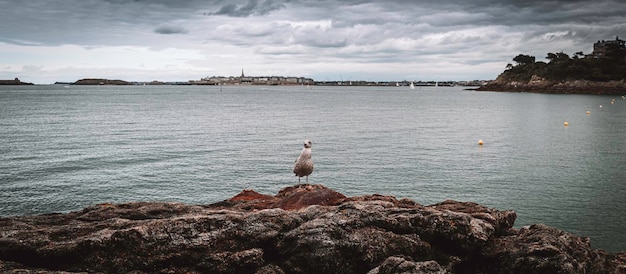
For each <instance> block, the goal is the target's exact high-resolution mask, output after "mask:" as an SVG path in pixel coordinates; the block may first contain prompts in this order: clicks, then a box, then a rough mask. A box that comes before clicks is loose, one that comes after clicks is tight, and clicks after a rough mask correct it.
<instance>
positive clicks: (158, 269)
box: [0, 185, 626, 273]
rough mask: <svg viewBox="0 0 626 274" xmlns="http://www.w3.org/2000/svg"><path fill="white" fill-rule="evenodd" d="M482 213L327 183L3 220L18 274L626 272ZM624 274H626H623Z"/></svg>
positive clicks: (2, 238)
mask: <svg viewBox="0 0 626 274" xmlns="http://www.w3.org/2000/svg"><path fill="white" fill-rule="evenodd" d="M515 218H516V214H515V212H513V211H499V210H495V209H490V208H487V207H484V206H481V205H479V204H475V203H467V202H456V201H444V202H442V203H439V204H435V205H431V206H423V205H420V204H418V203H416V202H414V201H412V200H408V199H400V200H398V199H396V198H394V197H391V196H383V195H366V196H359V197H345V196H344V195H342V194H341V193H337V192H335V191H333V190H331V189H328V188H326V187H324V186H321V185H297V186H293V187H288V188H285V189H283V190H281V191H280V192H279V193H278V194H277V195H275V196H270V195H264V194H260V193H257V192H255V191H252V190H244V191H242V192H241V193H240V194H238V195H236V196H234V197H233V198H231V199H228V200H225V201H222V202H219V203H215V204H211V205H185V204H179V203H146V202H139V203H127V204H100V205H95V206H91V207H88V208H85V209H83V210H81V211H77V212H71V213H67V214H47V215H39V216H25V217H10V218H0V271H3V272H14V273H66V272H88V273H92V272H106V273H126V272H134V273H181V272H183V273H184V272H188V273H368V272H369V273H582V272H584V273H624V272H625V271H626V253H620V254H609V253H606V252H604V251H601V250H593V249H591V247H590V244H589V240H588V239H586V238H581V237H578V236H575V235H572V234H569V233H566V232H563V231H560V230H558V229H555V228H551V227H547V226H544V225H534V226H530V227H525V228H522V229H520V230H517V229H514V228H513V223H514V221H515ZM620 271H621V272H620Z"/></svg>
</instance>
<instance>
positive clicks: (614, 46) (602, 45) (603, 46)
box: [591, 36, 626, 58]
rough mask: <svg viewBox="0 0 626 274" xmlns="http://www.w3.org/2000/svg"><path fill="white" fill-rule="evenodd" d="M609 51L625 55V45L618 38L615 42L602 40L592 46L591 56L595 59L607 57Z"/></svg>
mask: <svg viewBox="0 0 626 274" xmlns="http://www.w3.org/2000/svg"><path fill="white" fill-rule="evenodd" d="M611 50H617V51H618V53H621V54H622V55H624V54H626V44H625V42H624V40H620V39H619V37H618V36H616V37H615V40H608V41H605V40H602V41H598V42H596V43H594V44H593V53H592V54H591V55H592V56H593V57H595V58H604V57H607V54H609V52H610V51H611Z"/></svg>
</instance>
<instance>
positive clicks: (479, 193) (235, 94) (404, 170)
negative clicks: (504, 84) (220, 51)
mask: <svg viewBox="0 0 626 274" xmlns="http://www.w3.org/2000/svg"><path fill="white" fill-rule="evenodd" d="M612 99H615V103H614V104H611V100H612ZM600 105H602V107H600ZM587 111H590V112H591V114H590V115H587V114H586V112H587ZM565 121H567V122H568V123H569V126H568V127H565V126H564V125H563V123H564V122H565ZM306 138H309V139H311V140H312V141H313V159H314V161H315V171H314V173H313V174H312V175H311V176H310V178H309V181H310V183H313V184H323V185H325V186H327V187H330V188H333V189H335V190H337V191H339V192H341V193H344V194H345V195H348V196H354V195H365V194H374V193H380V194H385V195H393V196H396V197H398V198H410V199H413V200H415V201H417V202H419V203H421V204H425V205H427V204H433V203H437V202H441V201H443V200H446V199H454V200H460V201H472V202H477V203H480V204H483V205H486V206H489V207H493V208H497V209H501V210H506V209H511V210H515V211H516V212H517V213H518V219H517V222H516V227H521V226H524V225H529V224H534V223H545V224H548V225H550V226H555V227H557V228H560V229H563V230H566V231H568V232H572V233H575V234H578V235H581V236H587V237H590V238H591V240H592V244H593V246H594V247H596V248H603V249H606V250H608V251H626V233H624V232H626V213H625V212H626V100H623V99H622V98H621V97H619V96H618V97H611V96H588V95H546V94H530V93H496V92H474V91H465V90H463V88H461V87H422V88H419V87H418V88H416V89H415V90H410V89H408V88H406V87H388V88H387V87H385V88H381V87H312V88H306V87H265V86H228V87H223V88H220V87H214V86H147V87H144V86H131V87H117V86H97V87H81V86H71V87H69V88H66V87H63V86H17V87H16V86H0V216H14V215H32V214H42V213H51V212H68V211H75V210H80V209H82V208H84V207H86V206H89V205H93V204H97V203H105V202H112V203H123V202H133V201H172V202H183V203H189V204H208V203H214V202H218V201H221V200H224V199H227V198H229V197H232V196H233V195H235V194H237V193H239V192H240V191H241V190H243V189H246V188H252V189H254V190H256V191H259V192H261V193H265V194H271V195H274V194H276V193H277V192H278V190H280V189H281V188H283V187H287V186H291V185H294V184H297V183H298V180H297V178H296V177H294V176H293V173H292V172H291V169H292V165H293V162H294V160H295V159H296V158H297V156H298V155H299V153H300V150H301V149H302V143H303V140H304V139H306ZM479 139H482V140H483V141H484V146H483V147H479V146H478V145H477V142H478V140H479Z"/></svg>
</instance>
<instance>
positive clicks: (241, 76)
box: [241, 69, 245, 77]
mask: <svg viewBox="0 0 626 274" xmlns="http://www.w3.org/2000/svg"><path fill="white" fill-rule="evenodd" d="M241 77H245V75H243V69H241Z"/></svg>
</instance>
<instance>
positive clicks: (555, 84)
mask: <svg viewBox="0 0 626 274" xmlns="http://www.w3.org/2000/svg"><path fill="white" fill-rule="evenodd" d="M476 90H479V91H510V92H534V93H555V94H597V95H623V94H626V83H625V82H624V80H621V81H589V80H562V81H555V80H547V79H545V78H542V77H540V76H537V75H533V76H532V77H531V78H530V80H528V81H520V80H513V79H507V78H506V77H503V76H502V75H501V76H498V78H496V80H494V81H492V82H489V83H488V84H486V85H484V86H481V87H479V88H477V89H476Z"/></svg>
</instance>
